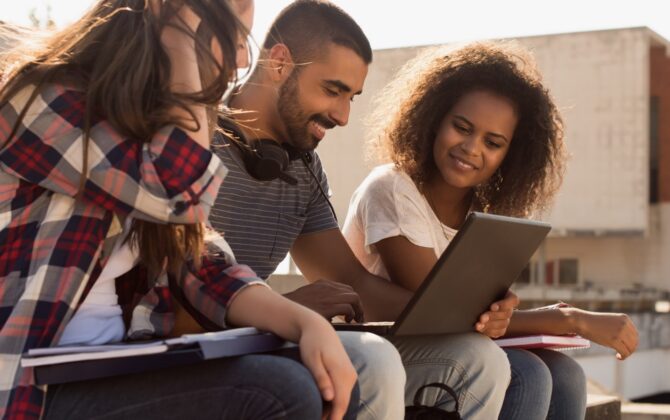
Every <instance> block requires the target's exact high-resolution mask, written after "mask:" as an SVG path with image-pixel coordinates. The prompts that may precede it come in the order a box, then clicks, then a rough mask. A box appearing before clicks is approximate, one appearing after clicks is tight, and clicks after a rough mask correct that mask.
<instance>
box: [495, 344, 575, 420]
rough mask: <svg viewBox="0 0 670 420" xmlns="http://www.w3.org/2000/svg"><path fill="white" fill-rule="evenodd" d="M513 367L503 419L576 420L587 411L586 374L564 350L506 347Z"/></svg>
mask: <svg viewBox="0 0 670 420" xmlns="http://www.w3.org/2000/svg"><path fill="white" fill-rule="evenodd" d="M505 352H506V353H507V357H508V359H509V362H510V366H511V367H512V381H511V382H510V385H509V388H508V389H507V393H506V394H505V401H504V402H503V407H502V410H501V411H500V416H499V418H500V419H502V420H516V419H519V420H520V419H524V420H536V419H537V420H544V419H550V420H576V419H583V418H584V415H585V413H586V377H585V375H584V371H583V370H582V368H581V366H579V364H577V362H575V361H574V360H573V359H572V358H571V357H569V356H566V355H565V354H563V353H560V352H557V351H552V350H546V349H538V350H521V349H507V350H505Z"/></svg>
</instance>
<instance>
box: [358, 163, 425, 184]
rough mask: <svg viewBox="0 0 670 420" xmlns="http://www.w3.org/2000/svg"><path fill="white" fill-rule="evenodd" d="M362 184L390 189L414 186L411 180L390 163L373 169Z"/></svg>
mask: <svg viewBox="0 0 670 420" xmlns="http://www.w3.org/2000/svg"><path fill="white" fill-rule="evenodd" d="M364 184H365V185H368V186H370V187H377V188H378V187H381V186H386V187H388V188H392V189H395V188H396V187H398V186H406V185H414V183H413V182H412V179H411V178H410V177H409V176H408V175H407V174H406V173H405V172H404V171H402V170H400V169H398V168H396V167H395V165H394V164H392V163H388V164H385V165H380V166H377V167H375V168H373V169H372V171H370V174H368V176H367V177H366V178H365V181H364Z"/></svg>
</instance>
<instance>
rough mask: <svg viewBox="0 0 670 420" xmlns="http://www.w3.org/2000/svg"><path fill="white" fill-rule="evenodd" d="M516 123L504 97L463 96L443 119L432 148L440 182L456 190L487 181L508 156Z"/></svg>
mask: <svg viewBox="0 0 670 420" xmlns="http://www.w3.org/2000/svg"><path fill="white" fill-rule="evenodd" d="M517 122H518V116H517V111H516V107H515V105H514V103H512V101H510V100H509V99H507V98H506V97H504V96H500V95H498V94H495V93H493V92H490V91H486V90H476V91H472V92H470V93H467V94H465V95H463V97H462V98H461V99H460V100H459V101H458V102H456V104H455V105H454V106H453V108H452V109H451V110H450V111H449V112H448V113H447V114H446V115H445V116H444V118H443V119H442V122H441V123H440V126H439V128H438V132H437V136H436V138H435V143H434V145H433V159H434V161H435V165H436V166H437V169H438V173H439V174H440V176H441V177H442V180H443V181H444V182H446V183H447V184H449V185H451V186H452V187H456V188H472V187H475V186H477V185H479V184H482V183H485V182H486V181H488V179H489V178H491V176H493V174H494V173H495V171H496V170H497V169H498V168H499V167H500V165H501V164H502V162H503V160H504V159H505V156H506V155H507V151H508V150H509V146H510V142H511V141H512V137H513V136H514V130H515V128H516V125H517Z"/></svg>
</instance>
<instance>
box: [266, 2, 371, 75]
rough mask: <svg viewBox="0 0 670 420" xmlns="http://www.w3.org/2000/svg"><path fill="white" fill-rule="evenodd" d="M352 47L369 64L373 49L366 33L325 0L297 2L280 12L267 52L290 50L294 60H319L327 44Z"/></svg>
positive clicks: (345, 14)
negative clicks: (279, 47) (277, 47)
mask: <svg viewBox="0 0 670 420" xmlns="http://www.w3.org/2000/svg"><path fill="white" fill-rule="evenodd" d="M331 42H332V43H334V44H337V45H341V46H343V47H347V48H350V49H351V50H353V51H354V52H355V53H356V54H357V55H358V56H359V57H361V58H362V59H363V61H364V62H365V63H366V64H370V63H371V62H372V49H371V48H370V42H369V41H368V39H367V37H366V36H365V34H364V33H363V30H362V29H361V28H360V26H358V24H357V23H356V22H355V21H354V20H353V19H352V18H351V16H349V15H348V14H347V13H346V12H345V11H344V10H342V9H340V8H339V7H337V6H336V5H334V4H332V3H330V2H328V1H323V0H297V1H295V2H293V3H292V4H290V5H289V6H287V7H286V8H285V9H284V10H282V11H281V13H279V16H277V18H276V19H275V21H274V22H273V23H272V26H271V27H270V30H269V31H268V33H267V35H266V37H265V43H264V44H263V48H264V49H270V48H272V47H273V46H274V45H276V44H284V45H286V46H287V47H288V49H289V51H290V52H291V55H292V56H293V61H294V62H296V63H299V62H307V61H310V60H313V59H314V58H316V57H318V56H319V54H320V53H321V52H322V50H323V48H324V47H325V46H326V45H328V43H331Z"/></svg>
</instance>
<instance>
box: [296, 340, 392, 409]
mask: <svg viewBox="0 0 670 420" xmlns="http://www.w3.org/2000/svg"><path fill="white" fill-rule="evenodd" d="M337 335H338V336H339V337H340V340H341V341H342V345H344V349H345V350H346V351H347V354H348V355H349V358H350V359H351V363H352V364H353V365H354V368H356V372H357V373H358V386H359V388H360V401H359V407H358V415H357V417H356V418H357V419H358V420H402V419H403V417H404V416H405V401H404V400H405V399H404V394H405V369H404V368H403V365H402V361H401V360H400V355H399V354H398V351H397V350H396V349H395V347H393V344H391V343H389V342H388V341H387V340H386V339H384V338H382V337H379V336H377V335H374V334H370V333H360V332H354V331H338V332H337ZM296 418H298V417H296Z"/></svg>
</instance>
